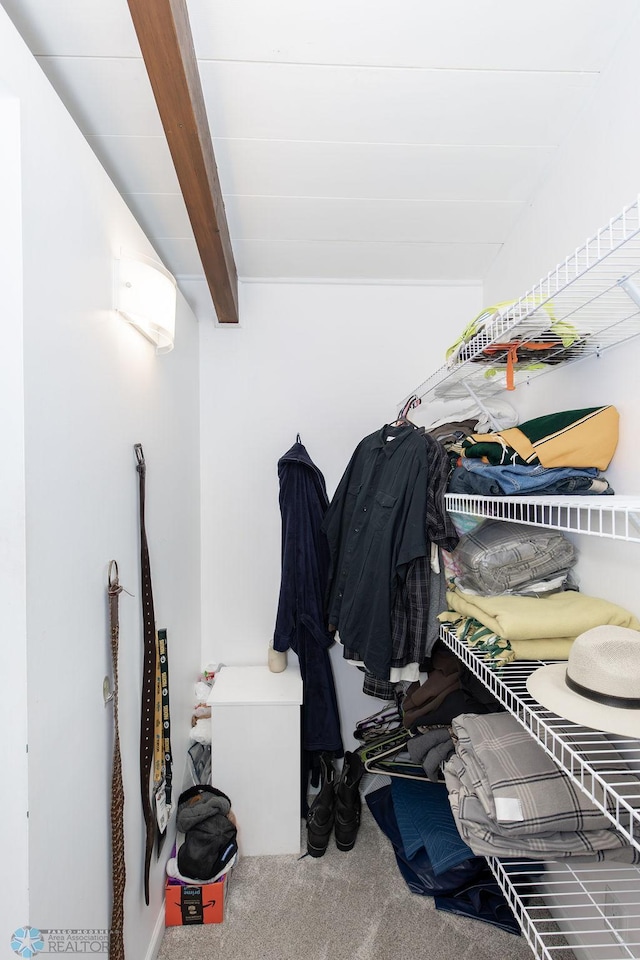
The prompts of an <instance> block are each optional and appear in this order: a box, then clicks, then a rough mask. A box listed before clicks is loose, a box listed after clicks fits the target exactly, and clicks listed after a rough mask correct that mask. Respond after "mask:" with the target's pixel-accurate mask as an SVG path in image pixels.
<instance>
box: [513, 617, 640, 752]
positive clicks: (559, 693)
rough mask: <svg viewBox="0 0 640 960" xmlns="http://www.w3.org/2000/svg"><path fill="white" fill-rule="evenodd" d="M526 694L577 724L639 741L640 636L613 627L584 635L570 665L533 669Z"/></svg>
mask: <svg viewBox="0 0 640 960" xmlns="http://www.w3.org/2000/svg"><path fill="white" fill-rule="evenodd" d="M527 690H528V691H529V693H530V694H531V696H532V697H533V698H534V699H535V700H537V701H538V703H541V704H542V706H544V707H547V709H549V710H552V711H553V713H556V714H558V716H560V717H565V718H566V719H567V720H571V721H572V722H573V723H579V724H582V725H583V726H585V727H591V728H593V729H594V730H604V731H605V732H607V733H618V734H621V735H622V736H626V737H635V738H637V739H640V632H638V631H637V630H631V629H630V628H629V627H618V626H614V625H612V624H607V625H605V626H601V627H593V628H592V629H591V630H586V631H585V632H584V633H581V634H580V636H578V637H576V639H575V640H574V642H573V645H572V647H571V650H570V652H569V659H568V661H567V662H566V663H565V662H562V663H551V664H549V665H548V666H545V667H540V668H539V669H538V670H535V671H534V672H533V673H532V674H531V676H530V677H529V679H528V680H527Z"/></svg>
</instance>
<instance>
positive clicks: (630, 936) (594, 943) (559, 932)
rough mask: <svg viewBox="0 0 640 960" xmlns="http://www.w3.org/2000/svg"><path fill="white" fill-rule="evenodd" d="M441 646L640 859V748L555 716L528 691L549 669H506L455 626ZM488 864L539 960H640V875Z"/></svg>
mask: <svg viewBox="0 0 640 960" xmlns="http://www.w3.org/2000/svg"><path fill="white" fill-rule="evenodd" d="M440 635H441V639H442V640H443V641H444V643H445V644H446V645H447V646H448V647H449V648H450V649H451V650H453V652H454V653H455V654H456V656H457V657H458V658H459V659H460V660H462V662H463V663H464V664H466V666H467V667H468V668H469V669H470V670H471V672H472V673H473V674H475V676H476V677H478V678H479V679H480V680H481V681H482V683H483V684H484V685H485V687H487V689H489V690H490V691H491V693H492V694H493V695H494V697H495V698H496V700H498V701H499V702H500V703H501V704H502V705H503V706H504V707H506V708H507V710H509V711H510V712H511V713H512V714H513V715H514V716H515V717H516V719H517V720H518V721H519V722H520V723H521V724H522V725H523V726H524V727H525V729H527V730H528V732H529V733H530V734H531V735H532V737H534V739H535V740H537V742H538V743H539V744H540V745H541V746H542V747H543V748H544V749H545V750H546V752H547V753H548V754H549V755H550V756H551V757H553V759H554V760H555V761H556V762H557V763H559V764H560V766H562V767H563V769H564V770H566V771H567V773H568V774H569V775H570V776H571V777H572V778H573V780H574V781H575V782H576V783H577V784H578V786H579V787H580V788H581V789H582V790H583V791H584V792H585V793H586V794H587V795H588V796H589V797H590V798H591V800H593V802H594V803H595V804H596V805H597V806H598V807H600V809H601V810H602V811H603V812H604V813H605V814H606V815H607V816H608V817H609V819H610V820H611V821H612V823H614V824H615V826H616V827H617V829H618V830H619V832H620V833H622V834H623V835H624V836H625V837H626V838H627V840H628V841H629V843H630V844H632V845H633V846H634V847H636V849H638V850H640V780H639V779H638V773H637V771H638V767H639V765H640V741H638V740H633V739H630V738H625V737H618V736H616V735H613V734H605V733H601V732H599V731H597V730H590V729H588V728H587V727H582V726H579V725H577V724H574V723H570V722H569V721H568V720H565V719H564V718H562V717H558V716H557V715H556V714H554V713H551V711H549V710H547V709H546V708H545V707H543V706H541V704H539V703H538V702H537V701H536V700H534V699H533V697H532V696H531V695H530V694H529V692H528V690H527V679H528V677H529V676H530V674H531V673H532V672H533V671H534V670H536V669H537V668H538V667H540V666H543V665H544V662H543V661H541V660H518V661H515V662H514V663H509V664H507V665H506V666H496V665H494V664H493V663H491V662H490V661H486V660H484V659H482V657H481V656H479V655H478V654H477V653H476V652H475V651H474V650H473V649H472V648H471V647H470V646H469V644H468V643H467V642H466V641H464V640H459V639H458V638H457V637H456V636H455V635H454V634H453V633H452V632H451V631H450V630H448V629H447V628H446V627H445V626H442V627H441V631H440ZM487 862H488V864H489V866H490V868H491V870H492V872H493V874H494V876H495V878H496V880H497V882H498V884H499V886H500V888H501V889H502V892H503V893H504V895H505V897H506V899H507V901H508V903H509V905H510V906H511V909H512V910H513V912H514V915H515V917H516V919H517V920H518V922H519V924H520V927H521V929H522V933H523V936H524V937H525V939H526V940H527V942H528V944H529V946H530V947H531V948H532V950H533V952H534V954H535V956H536V958H538V960H570V958H574V957H575V958H576V960H640V869H639V868H638V867H637V866H627V865H625V864H616V863H615V861H607V862H605V863H590V862H579V861H577V860H571V861H570V862H569V861H568V860H567V861H538V860H511V859H508V860H506V859H505V860H500V859H498V858H496V857H488V858H487Z"/></svg>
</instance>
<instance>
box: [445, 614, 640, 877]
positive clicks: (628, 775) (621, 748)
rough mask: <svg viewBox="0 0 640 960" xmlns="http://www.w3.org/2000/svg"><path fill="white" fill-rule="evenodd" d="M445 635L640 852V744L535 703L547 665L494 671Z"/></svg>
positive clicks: (524, 663)
mask: <svg viewBox="0 0 640 960" xmlns="http://www.w3.org/2000/svg"><path fill="white" fill-rule="evenodd" d="M440 635H441V638H442V639H443V641H444V642H445V643H446V645H447V646H448V647H449V648H450V649H451V650H453V652H454V653H455V654H456V656H457V657H459V658H460V660H462V662H463V663H465V664H466V665H467V666H468V667H469V669H470V670H471V672H472V673H474V674H475V676H476V677H478V679H480V680H481V681H482V683H484V685H485V686H486V687H487V688H488V689H489V690H490V691H491V693H492V694H493V695H494V697H495V698H496V700H498V702H499V703H501V704H502V705H503V706H504V707H506V708H507V710H509V711H510V712H511V713H512V714H513V716H514V717H516V719H517V720H519V721H520V723H521V724H522V725H523V727H525V729H526V730H528V731H529V733H531V734H532V735H533V737H534V738H535V739H536V740H537V741H538V743H539V744H540V745H541V746H542V747H543V748H544V750H546V752H547V753H548V754H549V756H551V757H552V758H553V759H554V760H555V761H556V762H557V763H559V764H560V766H561V767H562V768H563V769H564V770H566V772H567V773H568V774H569V776H570V777H571V778H572V779H573V780H574V781H575V782H576V783H577V785H578V786H579V787H580V788H581V790H583V791H584V793H586V794H587V796H588V797H589V798H590V799H591V800H592V801H593V802H594V803H595V804H596V806H598V807H599V808H600V809H601V810H602V811H603V813H604V814H605V815H606V816H607V817H608V818H609V819H610V820H611V822H612V824H613V825H614V826H615V827H616V828H617V829H618V831H619V832H620V833H621V834H622V835H623V836H624V837H626V839H627V840H628V841H629V843H630V844H632V845H633V846H634V847H635V848H636V849H637V850H639V851H640V780H638V778H637V776H636V774H634V773H633V772H632V770H633V765H634V764H637V761H638V759H640V740H636V739H632V738H630V737H622V736H619V735H617V734H608V733H601V732H600V731H597V730H591V729H589V728H587V727H583V726H580V725H578V724H575V723H570V722H569V721H568V720H565V719H563V718H562V717H558V716H556V715H555V714H554V713H552V712H551V711H550V710H547V709H546V708H545V707H543V706H542V705H541V704H539V703H538V702H537V700H534V699H533V697H532V696H531V695H530V694H529V692H528V690H527V678H528V677H529V675H530V674H531V673H533V671H534V670H536V669H537V668H538V667H541V666H543V665H544V662H543V661H541V660H518V661H515V662H513V663H510V664H507V665H506V666H500V667H499V668H495V667H494V666H493V665H492V664H490V663H489V662H487V661H485V660H482V659H481V658H480V657H479V656H478V655H477V654H476V653H475V652H474V651H473V650H472V648H471V647H470V646H469V645H468V644H467V642H466V641H464V640H459V639H458V638H457V637H456V636H455V635H454V634H452V633H451V632H450V631H449V630H447V628H446V627H445V626H443V627H441V628H440ZM636 883H637V884H638V889H640V872H638V873H637V874H636Z"/></svg>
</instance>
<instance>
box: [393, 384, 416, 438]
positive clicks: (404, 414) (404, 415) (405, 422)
mask: <svg viewBox="0 0 640 960" xmlns="http://www.w3.org/2000/svg"><path fill="white" fill-rule="evenodd" d="M421 403H422V400H421V399H420V397H418V396H416V394H415V393H414V394H413V395H412V396H410V397H409V399H408V400H407V402H406V403H405V405H404V406H403V408H402V410H401V411H400V413H399V414H398V417H397V419H396V420H394V421H393V423H392V424H391V426H392V427H403V426H411V427H415V429H416V430H417V429H418V428H417V426H416V424H415V423H414V422H413V421H412V420H409V411H410V410H413V409H414V408H415V407H419V406H420V404H421Z"/></svg>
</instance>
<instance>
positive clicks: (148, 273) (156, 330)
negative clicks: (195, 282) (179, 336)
mask: <svg viewBox="0 0 640 960" xmlns="http://www.w3.org/2000/svg"><path fill="white" fill-rule="evenodd" d="M115 308H116V310H117V311H118V313H119V314H121V315H122V316H123V317H124V318H125V320H127V321H128V322H129V323H131V324H133V326H134V327H135V328H136V329H137V330H139V331H140V333H141V334H142V335H143V336H144V337H146V338H147V340H150V341H151V342H152V343H154V344H155V345H156V347H157V351H156V352H157V353H169V351H170V350H173V341H174V337H175V328H176V281H175V279H174V277H172V276H171V274H170V273H169V271H168V270H166V269H165V268H164V267H163V266H162V264H161V263H158V261H157V260H153V259H152V258H151V257H147V256H145V255H144V254H138V253H136V254H124V253H123V254H122V256H121V257H120V259H119V260H116V261H115Z"/></svg>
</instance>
